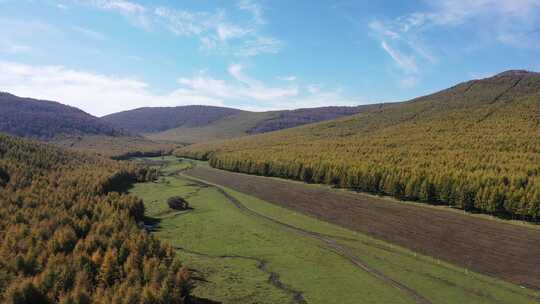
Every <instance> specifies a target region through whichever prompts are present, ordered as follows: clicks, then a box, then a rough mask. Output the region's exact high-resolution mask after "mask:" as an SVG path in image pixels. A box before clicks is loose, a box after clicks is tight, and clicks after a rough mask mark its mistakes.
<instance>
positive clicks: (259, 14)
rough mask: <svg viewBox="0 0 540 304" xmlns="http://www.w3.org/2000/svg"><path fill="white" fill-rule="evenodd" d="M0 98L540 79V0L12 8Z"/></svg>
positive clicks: (263, 98)
mask: <svg viewBox="0 0 540 304" xmlns="http://www.w3.org/2000/svg"><path fill="white" fill-rule="evenodd" d="M0 35H1V37H2V39H1V40H0V90H1V91H7V92H10V93H13V94H17V95H20V96H28V97H34V98H42V99H52V100H57V101H60V102H62V103H65V104H70V105H73V106H77V107H79V108H81V109H83V110H85V111H87V112H89V113H91V114H94V115H105V114H108V113H112V112H116V111H121V110H127V109H133V108H137V107H142V106H177V105H187V104H207V105H219V106H229V107H238V108H242V109H247V110H255V111H262V110H275V109H291V108H300V107H315V106H330V105H357V104H366V103H374V102H388V101H399V100H407V99H410V98H413V97H416V96H419V95H425V94H428V93H432V92H435V91H437V90H440V89H444V88H446V87H449V86H452V85H454V84H456V83H458V82H461V81H465V80H469V79H472V78H483V77H487V76H490V75H493V74H496V73H498V72H502V71H504V70H508V69H528V70H535V71H538V70H540V0H431V1H428V0H425V1H360V0H357V1H347V0H343V1H339V0H337V1H324V0H320V1H311V0H310V1H307V0H305V1H285V0H229V1H210V0H182V1H180V0H177V1H165V0H158V1H142V0H86V1H84V0H40V1H38V0H35V1H30V0H0Z"/></svg>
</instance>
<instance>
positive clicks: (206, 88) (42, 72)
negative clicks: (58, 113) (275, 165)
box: [0, 61, 358, 116]
mask: <svg viewBox="0 0 540 304" xmlns="http://www.w3.org/2000/svg"><path fill="white" fill-rule="evenodd" d="M228 72H229V75H230V79H229V80H225V79H218V78H215V77H212V76H210V75H208V74H207V72H205V71H201V72H199V73H197V74H196V75H194V76H193V77H181V78H179V79H178V88H176V89H174V90H172V91H171V92H167V93H163V94H156V93H154V92H153V90H152V88H151V86H150V85H149V84H148V83H146V82H144V81H141V80H137V79H135V78H132V77H118V76H111V75H103V74H98V73H93V72H87V71H80V70H74V69H69V68H66V67H64V66H33V65H27V64H20V63H15V62H5V61H0V88H2V90H4V91H7V92H10V93H13V94H16V95H20V96H28V97H34V98H41V99H49V100H56V101H60V102H62V103H66V104H69V105H72V106H75V107H78V108H81V109H83V110H84V111H87V112H89V113H92V114H94V115H98V116H101V115H105V114H109V113H113V112H117V111H122V110H126V109H133V108H138V107H143V106H179V105H188V104H203V105H218V106H233V107H240V108H243V109H246V110H255V111H257V110H277V109H293V108H305V107H316V106H328V105H355V104H358V102H357V100H354V99H352V98H348V97H347V96H346V95H345V94H344V93H343V92H342V91H341V90H339V89H334V90H323V89H322V86H320V87H318V89H317V90H310V89H309V88H308V87H307V86H306V87H303V86H298V85H290V84H288V85H283V86H269V85H266V84H264V83H263V82H261V81H259V80H257V79H255V78H253V77H251V76H249V75H248V74H247V73H246V70H245V67H244V66H243V65H241V64H231V65H230V66H229V68H228Z"/></svg>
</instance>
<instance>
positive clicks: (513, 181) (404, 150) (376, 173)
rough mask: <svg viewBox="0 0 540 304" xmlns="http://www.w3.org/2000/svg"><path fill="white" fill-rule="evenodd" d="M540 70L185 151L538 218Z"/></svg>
mask: <svg viewBox="0 0 540 304" xmlns="http://www.w3.org/2000/svg"><path fill="white" fill-rule="evenodd" d="M539 105H540V74H538V73H532V72H526V71H508V72H505V73H501V74H499V75H496V76H494V77H491V78H487V79H482V80H474V81H469V82H465V83H461V84H459V85H457V86H454V87H452V88H450V89H447V90H444V91H441V92H438V93H435V94H433V95H429V96H425V97H421V98H417V99H414V100H411V101H409V102H405V103H401V104H394V105H389V106H387V107H385V108H383V109H376V110H372V111H368V112H365V113H361V114H358V115H355V116H352V117H347V118H342V119H338V120H333V121H329V122H323V123H319V124H313V125H308V126H304V127H299V128H294V129H289V130H283V131H278V132H272V133H268V134H261V135H256V136H252V137H246V138H241V139H234V140H229V141H221V142H213V143H208V144H199V145H193V146H190V147H186V148H183V149H180V150H178V151H177V154H178V155H182V156H190V157H196V158H202V159H205V158H209V159H210V161H211V164H212V165H213V166H215V167H218V168H222V169H228V170H232V171H241V172H246V173H254V174H261V175H270V176H280V177H287V178H294V179H299V180H304V181H307V182H316V183H327V184H332V185H337V186H341V187H347V188H354V189H356V190H360V191H367V192H372V193H377V194H385V195H391V196H394V197H397V198H400V199H407V200H418V201H422V202H427V203H433V204H445V205H450V206H453V207H457V208H462V209H465V210H476V211H481V212H486V213H491V214H498V215H505V216H519V217H525V218H529V219H537V218H539V217H540V180H539V179H538V175H539V174H540V131H539V130H540V128H539V127H540V106H539Z"/></svg>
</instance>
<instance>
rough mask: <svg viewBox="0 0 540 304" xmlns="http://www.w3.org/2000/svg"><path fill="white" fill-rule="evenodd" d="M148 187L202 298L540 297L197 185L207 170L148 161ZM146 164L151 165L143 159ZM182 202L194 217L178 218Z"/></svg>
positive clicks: (153, 209)
mask: <svg viewBox="0 0 540 304" xmlns="http://www.w3.org/2000/svg"><path fill="white" fill-rule="evenodd" d="M144 160H145V161H148V160H151V161H152V162H151V164H152V165H154V166H159V168H160V170H161V177H160V178H159V179H158V180H157V181H155V182H146V183H138V184H135V186H134V187H133V188H132V189H131V190H130V193H132V194H134V195H136V196H138V197H140V198H142V199H143V200H144V204H145V207H146V216H147V223H148V224H149V225H152V230H153V231H154V233H155V234H156V235H157V236H158V237H159V238H160V239H162V240H164V241H167V242H169V243H170V244H171V245H172V246H173V247H174V248H175V249H176V250H177V254H178V256H179V257H180V259H181V260H182V261H183V262H184V263H185V264H187V265H188V266H189V267H190V268H191V269H193V271H194V276H195V277H196V280H197V283H196V287H195V289H194V291H193V293H194V294H195V295H196V296H198V297H201V298H207V299H211V300H214V301H217V302H220V303H382V302H384V303H459V302H463V303H531V302H538V301H540V298H539V296H540V295H538V294H537V293H535V292H533V291H531V290H529V289H525V288H521V287H519V286H516V285H513V284H510V283H506V282H504V281H501V280H498V279H495V278H491V277H488V276H484V275H480V274H477V273H473V272H471V271H469V270H467V269H464V268H459V267H455V266H453V265H450V264H447V263H445V262H442V261H439V260H437V259H434V258H430V257H427V256H423V255H420V254H417V253H414V252H412V251H409V250H407V249H404V248H402V247H399V246H396V245H392V244H389V243H387V242H383V241H380V240H377V239H374V238H371V237H368V236H366V235H364V234H361V233H358V232H355V231H352V230H349V229H345V228H342V227H340V226H337V225H334V224H330V223H327V222H324V221H320V220H317V219H314V218H312V217H309V216H306V215H304V214H302V213H299V212H295V211H292V210H290V209H287V208H283V207H280V206H277V205H274V204H271V203H269V202H266V201H263V200H261V199H257V198H255V197H253V196H250V195H247V194H244V193H240V192H237V191H233V190H232V189H229V188H226V187H222V186H220V185H215V184H211V183H209V182H206V181H204V180H198V179H195V178H192V177H189V176H187V175H185V174H184V173H183V170H185V169H188V168H190V167H192V166H197V165H199V166H200V165H201V162H191V161H186V160H179V159H176V158H175V157H161V158H148V159H144ZM139 161H141V159H139ZM176 195H179V196H182V197H184V198H186V199H187V200H188V202H189V203H190V206H191V207H192V209H190V210H186V211H174V210H171V209H169V208H168V206H167V204H166V200H167V198H169V197H171V196H176Z"/></svg>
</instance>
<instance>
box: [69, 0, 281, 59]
mask: <svg viewBox="0 0 540 304" xmlns="http://www.w3.org/2000/svg"><path fill="white" fill-rule="evenodd" d="M74 1H76V2H77V3H80V4H85V5H90V6H92V7H95V8H99V9H103V10H109V11H115V12H118V13H121V14H123V15H124V16H126V17H127V18H128V19H129V20H130V21H131V22H132V23H133V24H134V25H136V26H139V27H142V28H144V29H146V30H155V29H159V28H163V29H166V30H168V31H170V32H171V33H173V34H174V35H177V36H182V37H191V38H197V39H198V41H199V42H200V46H201V49H203V50H206V51H218V52H223V53H231V54H234V55H236V56H245V57H249V56H256V55H259V54H262V53H270V54H274V53H277V52H279V51H280V50H281V48H282V46H283V43H282V42H281V41H280V40H278V39H277V38H274V37H269V36H267V35H263V34H261V27H262V26H263V25H264V24H266V21H265V19H264V14H263V9H262V8H261V6H260V5H259V4H258V3H257V2H255V1H253V0H240V1H239V2H238V3H237V5H236V9H237V10H240V11H247V12H249V13H250V15H251V16H252V18H251V20H249V21H248V22H240V23H237V22H232V21H230V20H229V18H228V17H227V13H226V11H225V10H217V11H215V12H210V11H200V12H196V11H189V10H181V9H175V8H171V7H166V6H157V7H152V6H150V5H146V6H145V5H142V4H138V3H136V2H132V1H127V0H87V1H83V0H74Z"/></svg>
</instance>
